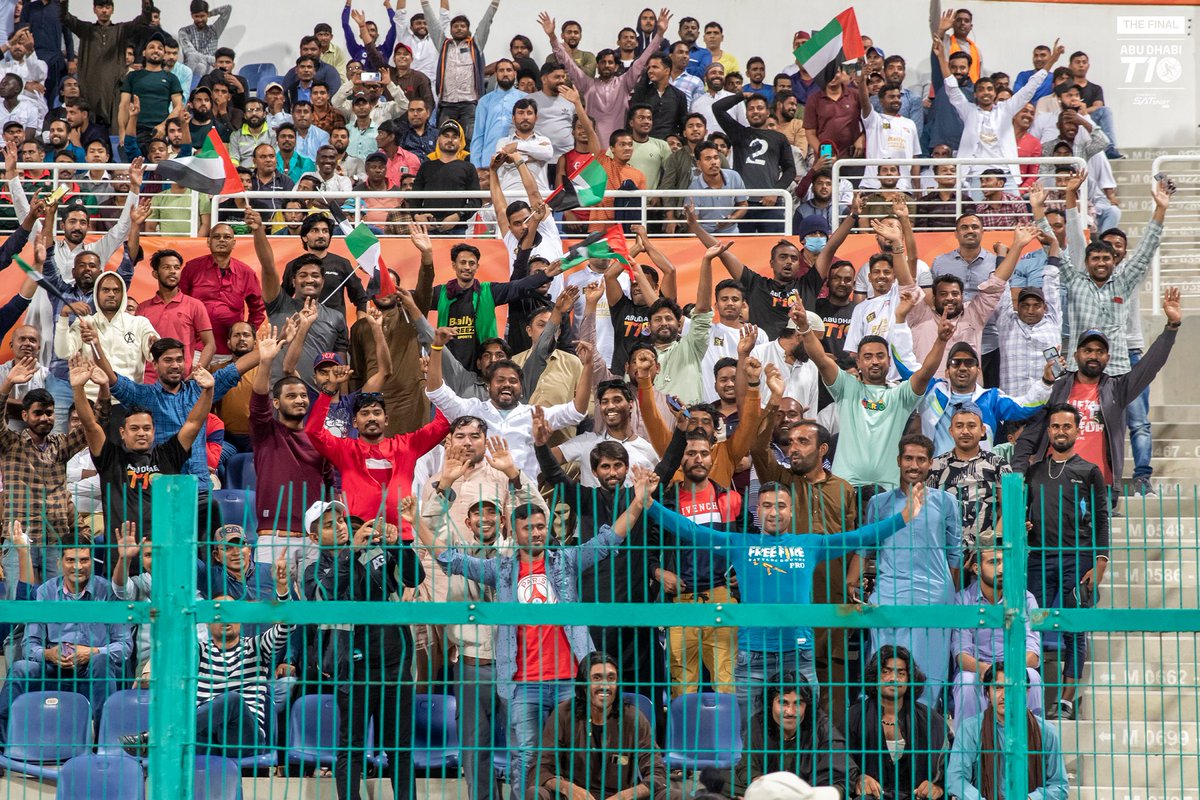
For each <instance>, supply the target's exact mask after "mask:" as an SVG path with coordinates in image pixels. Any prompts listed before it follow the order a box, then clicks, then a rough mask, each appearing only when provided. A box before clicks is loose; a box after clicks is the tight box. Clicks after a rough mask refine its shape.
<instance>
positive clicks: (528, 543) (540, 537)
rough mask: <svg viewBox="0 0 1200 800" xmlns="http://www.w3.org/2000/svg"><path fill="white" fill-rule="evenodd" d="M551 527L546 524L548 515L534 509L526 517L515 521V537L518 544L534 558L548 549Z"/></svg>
mask: <svg viewBox="0 0 1200 800" xmlns="http://www.w3.org/2000/svg"><path fill="white" fill-rule="evenodd" d="M549 532H550V529H549V527H548V526H547V525H546V515H545V514H544V513H542V512H541V511H540V510H537V511H533V512H531V513H530V515H529V516H528V517H526V518H525V519H518V520H516V521H515V522H514V523H513V539H515V540H516V542H517V546H519V547H520V548H521V549H522V550H524V551H525V552H526V553H528V554H529V555H531V556H533V557H534V558H536V557H538V556H539V555H541V554H542V553H543V552H545V550H546V538H547V535H548V534H549Z"/></svg>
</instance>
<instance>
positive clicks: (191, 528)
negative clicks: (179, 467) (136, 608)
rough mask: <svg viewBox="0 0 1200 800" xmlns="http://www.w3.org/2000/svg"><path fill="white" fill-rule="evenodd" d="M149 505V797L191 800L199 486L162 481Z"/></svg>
mask: <svg viewBox="0 0 1200 800" xmlns="http://www.w3.org/2000/svg"><path fill="white" fill-rule="evenodd" d="M150 491H151V498H152V505H151V508H152V517H151V520H152V522H153V523H154V530H155V531H158V535H156V536H155V537H154V538H153V553H152V556H153V559H154V591H153V592H152V593H151V595H150V606H151V610H150V620H151V621H150V624H151V626H152V629H153V632H154V635H153V636H152V637H151V649H150V659H151V663H153V664H154V674H153V677H152V678H151V683H152V686H153V688H152V690H151V692H150V737H151V738H150V792H149V796H150V797H170V798H176V800H192V790H193V786H192V769H193V766H192V765H193V763H194V757H195V740H196V714H195V708H196V675H195V667H196V663H197V659H198V657H199V656H198V646H197V642H196V545H197V542H198V539H197V535H196V508H197V505H196V503H197V501H196V479H195V478H194V477H192V476H190V475H163V476H160V477H159V478H158V480H156V481H154V485H153V486H152V487H151V489H150Z"/></svg>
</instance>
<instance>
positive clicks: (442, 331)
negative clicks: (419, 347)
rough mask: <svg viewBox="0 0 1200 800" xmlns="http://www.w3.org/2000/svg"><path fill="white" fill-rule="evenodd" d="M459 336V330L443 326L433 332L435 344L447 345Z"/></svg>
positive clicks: (438, 345) (435, 345)
mask: <svg viewBox="0 0 1200 800" xmlns="http://www.w3.org/2000/svg"><path fill="white" fill-rule="evenodd" d="M456 336H458V330H457V329H455V328H447V327H446V326H444V325H443V326H442V327H440V328H438V329H437V330H436V331H434V332H433V346H434V347H445V346H446V343H447V342H449V341H450V340H452V339H454V338H455V337H456Z"/></svg>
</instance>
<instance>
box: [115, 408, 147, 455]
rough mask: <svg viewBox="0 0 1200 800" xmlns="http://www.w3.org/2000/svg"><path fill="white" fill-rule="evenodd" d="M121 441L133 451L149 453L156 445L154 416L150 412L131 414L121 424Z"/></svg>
mask: <svg viewBox="0 0 1200 800" xmlns="http://www.w3.org/2000/svg"><path fill="white" fill-rule="evenodd" d="M121 443H122V444H123V445H125V449H126V450H129V451H130V452H133V453H148V452H150V448H151V447H153V446H154V418H153V417H151V416H150V414H149V413H138V414H130V415H129V416H127V417H126V418H125V422H123V423H122V424H121Z"/></svg>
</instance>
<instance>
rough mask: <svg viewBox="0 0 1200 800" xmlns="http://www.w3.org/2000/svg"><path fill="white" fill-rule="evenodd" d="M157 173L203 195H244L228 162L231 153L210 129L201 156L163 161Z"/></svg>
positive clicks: (199, 154)
mask: <svg viewBox="0 0 1200 800" xmlns="http://www.w3.org/2000/svg"><path fill="white" fill-rule="evenodd" d="M157 171H158V174H159V175H161V176H163V177H164V178H166V179H167V180H169V181H173V182H175V183H178V184H179V185H180V186H184V187H187V188H188V189H192V190H193V191H197V192H202V193H203V194H238V193H240V192H241V191H242V180H241V178H239V177H238V174H237V170H236V169H235V168H234V166H233V162H232V161H230V160H229V151H228V150H226V149H225V143H224V142H222V141H221V138H220V137H219V136H217V132H216V131H215V130H211V129H210V130H209V132H208V138H206V139H205V140H204V146H203V147H201V148H200V151H199V152H198V153H196V154H195V155H192V156H186V157H184V158H172V159H171V160H170V161H163V162H162V163H160V164H159V165H158V170H157Z"/></svg>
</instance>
